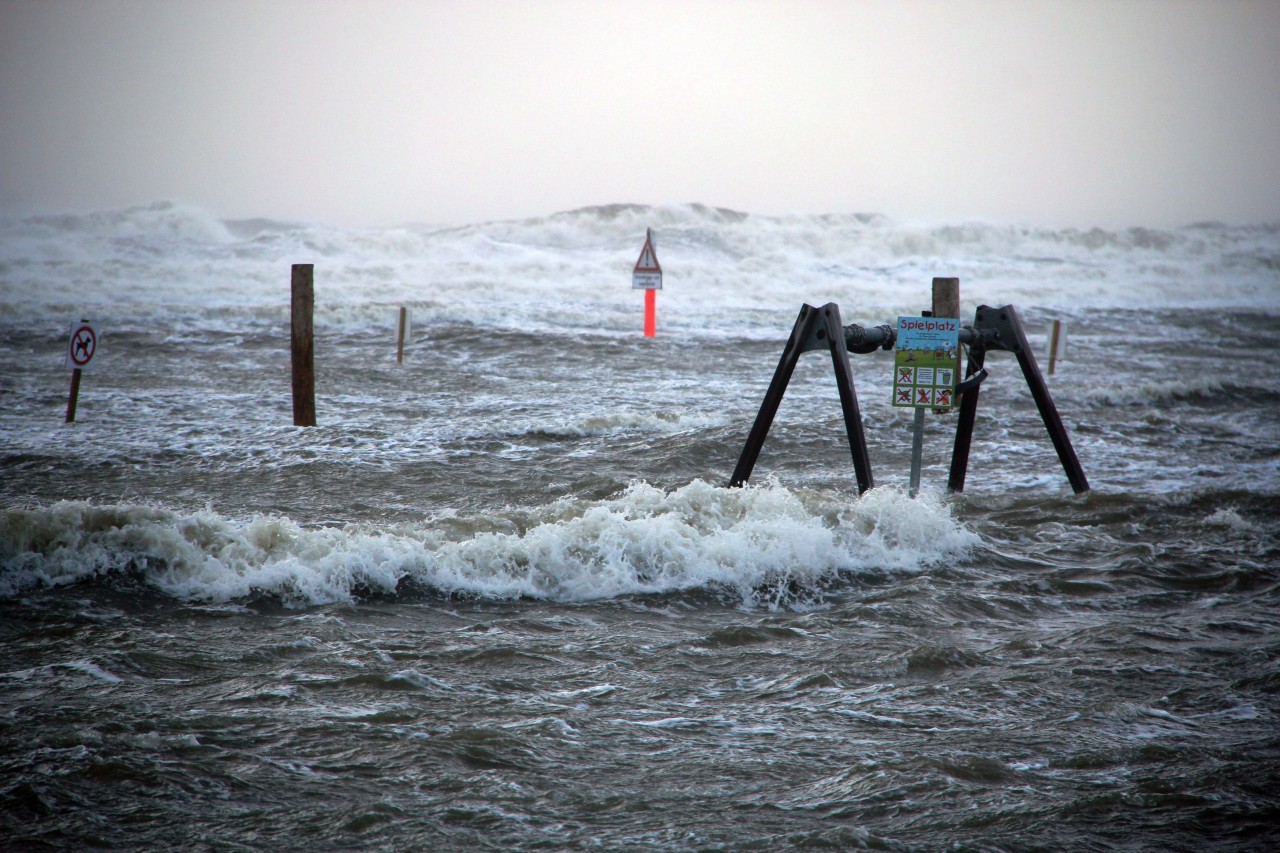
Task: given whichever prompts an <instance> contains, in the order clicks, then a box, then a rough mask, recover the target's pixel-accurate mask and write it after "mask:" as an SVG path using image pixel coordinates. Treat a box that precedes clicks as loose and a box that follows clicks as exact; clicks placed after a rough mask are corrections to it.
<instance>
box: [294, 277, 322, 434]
mask: <svg viewBox="0 0 1280 853" xmlns="http://www.w3.org/2000/svg"><path fill="white" fill-rule="evenodd" d="M314 271H315V266H314V264H294V265H293V276H292V280H291V283H290V284H291V287H290V290H291V299H290V312H289V313H290V321H291V322H290V326H291V330H292V336H291V347H290V355H291V361H292V364H293V425H294V426H315V425H316V377H315V346H314V344H313V341H312V325H311V318H312V314H313V309H314V304H315V287H314Z"/></svg>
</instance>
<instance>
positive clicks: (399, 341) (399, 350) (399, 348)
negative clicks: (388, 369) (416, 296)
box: [396, 305, 409, 364]
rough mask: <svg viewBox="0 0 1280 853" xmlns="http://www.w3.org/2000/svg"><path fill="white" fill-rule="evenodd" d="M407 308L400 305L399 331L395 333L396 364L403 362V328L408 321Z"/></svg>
mask: <svg viewBox="0 0 1280 853" xmlns="http://www.w3.org/2000/svg"><path fill="white" fill-rule="evenodd" d="M408 315H409V309H408V308H406V307H405V306H403V305H401V306H400V331H399V332H398V333H397V335H396V364H404V328H405V325H406V324H407V322H408V319H409V317H408Z"/></svg>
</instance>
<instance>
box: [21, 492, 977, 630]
mask: <svg viewBox="0 0 1280 853" xmlns="http://www.w3.org/2000/svg"><path fill="white" fill-rule="evenodd" d="M977 541H978V539H977V537H976V535H975V534H973V533H972V532H970V531H968V530H966V529H965V528H963V527H962V526H961V525H959V524H958V523H957V522H956V521H955V520H954V519H953V518H952V517H951V515H950V512H949V511H948V509H947V508H946V506H944V505H943V504H941V503H939V502H937V501H935V500H933V499H930V498H922V499H916V500H908V499H907V498H906V497H905V496H904V495H903V494H902V493H901V492H899V491H896V490H894V489H875V490H872V491H871V492H868V493H867V494H865V495H863V496H862V497H861V498H856V499H855V498H852V497H850V496H848V495H846V494H843V493H836V492H814V491H807V492H801V491H793V490H790V489H786V488H783V487H781V486H778V485H772V484H768V485H762V486H751V487H748V488H743V489H725V488H719V487H715V486H711V485H709V484H706V483H703V482H701V481H695V482H693V483H690V484H689V485H687V486H684V487H681V488H678V489H675V490H672V491H664V490H661V489H658V488H655V487H653V486H650V485H647V484H644V483H635V484H632V485H631V486H630V487H629V488H628V489H627V490H626V491H625V492H623V493H622V494H620V495H619V496H617V497H615V498H612V499H610V500H605V501H590V500H582V499H576V498H563V499H561V500H558V501H555V502H553V503H551V504H548V505H546V506H544V507H540V508H537V509H535V510H531V511H518V510H512V511H509V512H506V513H505V514H489V515H482V516H472V517H466V518H464V517H458V516H440V517H437V518H434V519H429V520H427V521H425V522H423V523H420V524H414V525H395V526H391V527H386V528H378V527H375V526H371V525H367V524H363V525H348V526H346V527H341V528H322V529H307V528H303V527H301V526H299V525H298V524H296V523H294V522H292V521H290V520H288V519H283V518H268V517H263V518H256V519H253V520H251V521H249V522H245V523H239V522H234V521H231V520H228V519H225V518H222V517H220V516H218V515H217V514H216V513H214V512H212V511H204V512H198V513H195V514H190V515H183V514H179V513H174V512H169V511H166V510H161V509H157V508H153V507H144V506H129V505H117V506H94V505H91V504H87V503H82V502H64V503H59V504H56V505H54V506H51V507H47V508H40V509H34V510H10V511H8V512H7V513H6V514H5V515H4V523H3V526H2V527H0V595H4V596H6V597H15V596H18V595H22V594H26V593H29V592H31V591H34V590H40V589H47V588H50V587H57V586H64V585H69V584H76V583H81V582H84V581H88V580H91V579H94V578H112V577H121V576H124V577H139V578H141V579H142V580H143V581H144V582H145V583H146V584H147V585H149V586H150V587H152V588H154V589H156V590H159V591H161V592H164V593H166V594H169V595H172V596H175V597H178V598H181V599H187V600H199V601H215V602H226V601H233V600H236V599H243V598H247V597H250V596H254V595H268V596H272V597H276V598H279V599H280V600H282V601H283V602H285V603H287V604H289V605H294V606H308V605H316V604H324V603H331V602H337V601H349V600H353V599H356V598H358V597H359V596H361V595H362V594H369V593H373V594H394V593H395V592H397V590H398V589H400V588H401V584H402V583H404V582H408V583H409V584H410V585H411V586H415V587H420V588H424V589H427V590H431V591H434V592H435V593H438V594H445V595H456V596H464V597H474V598H479V599H516V598H534V599H546V600H555V601H588V600H595V599H602V598H612V597H618V596H630V595H647V594H662V593H673V592H681V591H692V590H710V591H716V592H721V593H723V592H728V593H730V594H733V595H735V596H737V597H739V598H740V599H741V601H742V602H743V603H744V604H745V605H747V606H766V607H777V606H788V605H792V604H797V603H805V602H811V601H814V600H816V599H818V598H820V597H821V595H822V592H823V590H825V589H826V588H828V587H829V586H830V585H831V584H833V583H834V582H836V581H837V580H838V579H839V577H840V576H841V574H842V573H849V572H853V573H856V572H863V571H877V572H882V571H896V572H910V571H918V570H920V569H921V568H924V567H927V566H929V565H932V564H934V563H936V562H938V561H943V560H952V559H954V558H955V557H957V556H959V555H962V554H964V553H965V552H966V551H968V550H969V549H970V548H972V547H973V546H975V545H976V544H977Z"/></svg>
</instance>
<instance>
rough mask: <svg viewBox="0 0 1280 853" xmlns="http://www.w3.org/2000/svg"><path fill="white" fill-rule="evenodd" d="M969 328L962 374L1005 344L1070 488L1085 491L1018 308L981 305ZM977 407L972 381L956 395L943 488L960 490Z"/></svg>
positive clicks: (1086, 484) (973, 370)
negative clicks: (955, 417)
mask: <svg viewBox="0 0 1280 853" xmlns="http://www.w3.org/2000/svg"><path fill="white" fill-rule="evenodd" d="M973 330H974V337H975V338H976V340H975V342H974V343H973V345H972V347H971V349H970V351H969V365H968V367H967V368H966V370H965V376H966V378H967V377H969V376H973V375H974V374H976V373H977V372H978V371H979V370H981V369H982V367H983V364H984V363H985V360H986V351H987V349H988V348H990V349H1001V350H1005V351H1007V352H1012V353H1013V354H1014V355H1015V356H1017V359H1018V366H1019V367H1020V368H1021V369H1022V376H1023V378H1024V379H1025V380H1026V382H1027V388H1029V389H1030V391H1031V397H1032V399H1034V400H1035V402H1036V408H1037V409H1038V410H1039V412H1040V419H1041V420H1042V421H1044V427H1045V430H1046V431H1047V432H1048V433H1049V438H1050V440H1051V441H1052V442H1053V448H1054V450H1056V451H1057V453H1058V461H1059V462H1061V463H1062V469H1063V471H1065V472H1066V475H1067V480H1068V481H1069V482H1070V483H1071V488H1072V489H1073V490H1074V491H1075V493H1076V494H1080V493H1081V492H1087V491H1089V481H1088V479H1087V478H1086V477H1085V475H1084V468H1082V467H1081V465H1080V460H1079V458H1078V457H1077V456H1076V451H1075V448H1074V447H1072V446H1071V437H1070V436H1069V435H1067V428H1066V427H1065V426H1063V424H1062V417H1061V416H1060V415H1059V414H1058V407H1057V406H1055V405H1054V402H1053V396H1052V395H1051V394H1050V393H1049V386H1048V385H1047V384H1046V383H1045V381H1044V374H1042V373H1041V372H1040V365H1038V364H1037V363H1036V357H1035V355H1034V353H1032V351H1031V345H1030V344H1029V343H1028V342H1027V335H1026V332H1025V331H1024V330H1023V326H1022V319H1021V318H1020V317H1019V316H1018V311H1017V309H1016V308H1014V306H1012V305H1005V306H1003V307H1001V308H990V307H988V306H986V305H980V306H979V307H978V311H977V315H976V316H975V318H974V322H973ZM977 411H978V388H977V387H974V388H973V389H972V390H969V391H966V392H965V393H964V396H963V397H961V399H960V417H959V420H958V421H957V423H956V440H955V446H954V448H953V450H952V452H951V474H950V477H949V478H948V480H947V488H948V489H949V490H950V491H953V492H960V491H963V490H964V480H965V471H966V469H967V468H968V465H969V446H970V443H971V441H972V439H973V424H974V419H975V417H976V416H977Z"/></svg>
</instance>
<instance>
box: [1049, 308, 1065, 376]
mask: <svg viewBox="0 0 1280 853" xmlns="http://www.w3.org/2000/svg"><path fill="white" fill-rule="evenodd" d="M1061 333H1062V321H1061V320H1054V321H1053V331H1051V332H1050V333H1049V375H1050V376H1052V375H1053V367H1054V364H1055V363H1056V362H1057V360H1058V341H1059V339H1060V336H1061Z"/></svg>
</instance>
